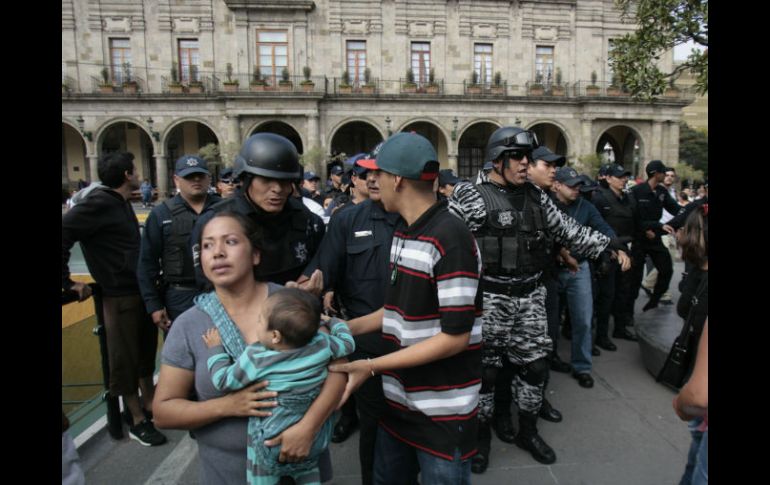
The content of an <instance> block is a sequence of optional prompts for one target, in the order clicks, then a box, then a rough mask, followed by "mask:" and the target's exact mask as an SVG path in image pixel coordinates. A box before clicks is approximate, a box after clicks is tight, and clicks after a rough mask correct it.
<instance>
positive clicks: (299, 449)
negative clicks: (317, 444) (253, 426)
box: [265, 422, 315, 463]
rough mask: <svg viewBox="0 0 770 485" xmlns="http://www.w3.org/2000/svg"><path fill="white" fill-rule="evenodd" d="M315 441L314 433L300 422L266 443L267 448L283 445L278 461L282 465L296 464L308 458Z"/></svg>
mask: <svg viewBox="0 0 770 485" xmlns="http://www.w3.org/2000/svg"><path fill="white" fill-rule="evenodd" d="M314 439H315V435H314V434H313V432H312V431H311V430H308V429H305V426H303V425H302V423H301V422H298V423H297V424H295V425H294V426H290V427H288V428H286V429H285V430H284V431H283V433H281V434H279V435H278V436H276V437H275V438H272V439H269V440H267V441H265V446H270V447H272V446H277V445H281V453H280V455H278V461H279V462H280V463H295V462H298V461H302V460H304V459H305V458H307V456H308V455H309V454H310V447H311V446H312V445H313V440H314Z"/></svg>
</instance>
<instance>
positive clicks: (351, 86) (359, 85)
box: [331, 77, 380, 96]
mask: <svg viewBox="0 0 770 485" xmlns="http://www.w3.org/2000/svg"><path fill="white" fill-rule="evenodd" d="M331 89H332V91H331V92H332V93H334V94H336V95H359V96H361V95H363V96H379V95H380V80H379V78H375V79H371V78H370V79H369V82H368V83H367V82H365V81H363V80H355V81H352V82H351V81H350V80H349V79H345V78H342V77H335V78H332V82H331Z"/></svg>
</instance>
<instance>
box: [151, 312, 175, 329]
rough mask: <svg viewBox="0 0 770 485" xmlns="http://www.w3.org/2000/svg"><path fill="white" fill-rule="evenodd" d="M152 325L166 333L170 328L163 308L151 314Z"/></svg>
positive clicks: (169, 321)
mask: <svg viewBox="0 0 770 485" xmlns="http://www.w3.org/2000/svg"><path fill="white" fill-rule="evenodd" d="M152 323H154V324H155V325H156V326H157V327H158V328H159V329H161V330H163V331H164V332H168V329H170V328H171V320H170V319H169V318H168V313H166V309H165V308H162V309H160V310H155V311H154V312H152Z"/></svg>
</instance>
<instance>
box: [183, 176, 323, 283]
mask: <svg viewBox="0 0 770 485" xmlns="http://www.w3.org/2000/svg"><path fill="white" fill-rule="evenodd" d="M222 211H232V212H237V213H239V214H243V215H245V216H247V217H250V218H251V219H252V220H253V221H255V222H256V223H257V225H258V226H259V227H261V228H262V230H263V231H264V232H263V244H264V246H263V247H262V252H261V258H260V263H259V266H258V267H257V277H258V278H259V279H260V280H264V281H270V282H272V283H277V284H279V285H283V284H286V282H287V281H295V280H296V279H297V278H299V277H300V276H301V275H302V272H303V271H304V269H305V266H307V264H308V263H309V262H310V260H311V259H312V258H313V256H314V255H315V253H316V251H318V247H319V246H320V245H321V240H322V239H323V236H324V222H323V219H321V218H320V217H318V216H317V215H315V214H313V213H312V212H310V210H309V209H308V208H307V207H305V204H303V203H302V200H300V199H296V198H294V197H289V198H288V199H287V200H286V205H284V208H283V210H282V211H281V212H279V213H278V214H268V213H266V212H265V211H263V210H262V209H260V208H259V207H258V206H257V205H256V204H254V203H252V202H251V201H250V200H248V199H247V198H246V192H245V191H238V193H237V194H236V195H235V196H233V197H230V198H229V199H223V200H222V201H221V202H219V203H218V204H215V205H214V206H212V207H211V209H210V210H209V211H208V212H207V213H206V214H204V215H202V216H201V217H200V218H199V219H198V222H196V224H195V227H194V228H193V232H192V236H191V238H190V243H191V244H192V249H193V250H192V254H193V263H194V266H195V279H196V281H197V283H198V286H199V287H201V288H202V287H204V286H205V285H206V283H207V281H208V280H207V279H206V277H205V276H204V275H203V270H202V269H201V266H200V244H199V243H200V237H201V231H202V229H203V225H204V224H206V221H208V220H209V219H211V218H212V217H213V216H214V214H216V213H218V212H222Z"/></svg>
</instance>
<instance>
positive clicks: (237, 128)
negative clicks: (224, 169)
mask: <svg viewBox="0 0 770 485" xmlns="http://www.w3.org/2000/svg"><path fill="white" fill-rule="evenodd" d="M227 121H228V124H229V126H228V128H229V130H228V131H229V132H230V140H232V141H233V143H235V144H236V145H238V149H239V150H240V148H241V143H243V140H241V124H240V122H239V120H238V115H235V114H233V115H229V116H228V117H227ZM225 162H227V163H232V162H233V161H232V160H225Z"/></svg>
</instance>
